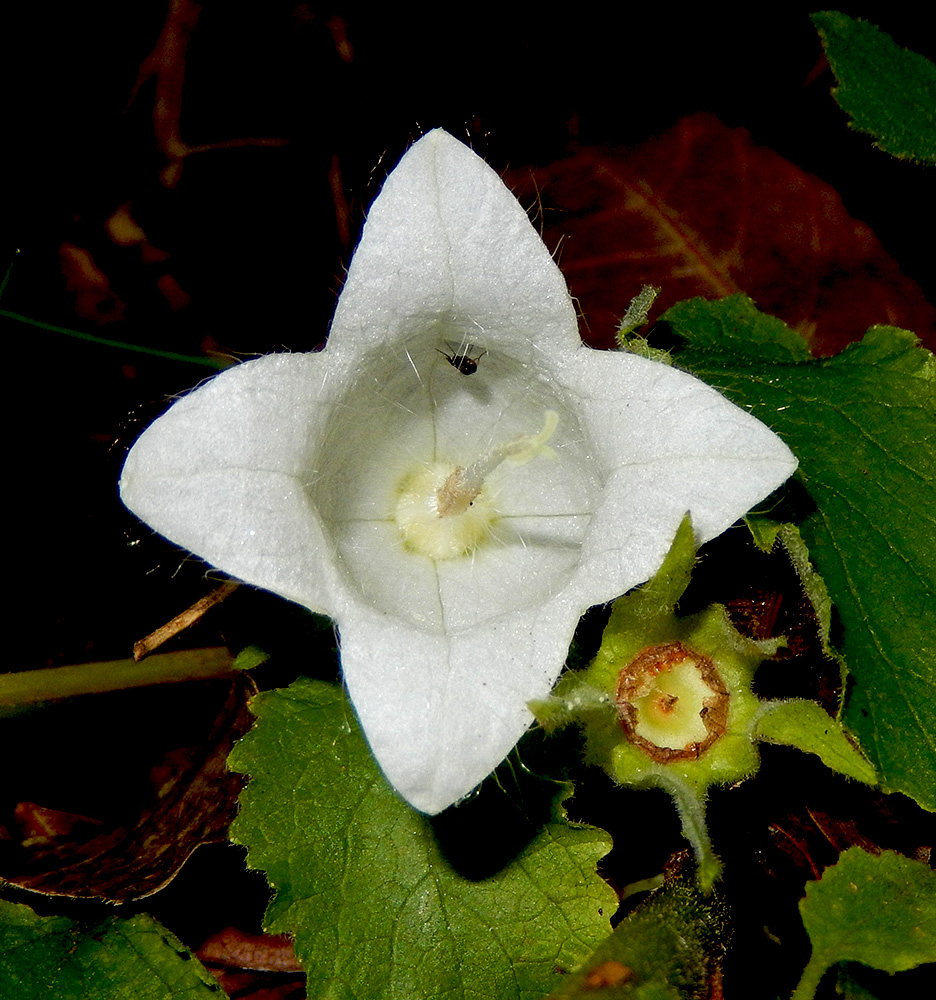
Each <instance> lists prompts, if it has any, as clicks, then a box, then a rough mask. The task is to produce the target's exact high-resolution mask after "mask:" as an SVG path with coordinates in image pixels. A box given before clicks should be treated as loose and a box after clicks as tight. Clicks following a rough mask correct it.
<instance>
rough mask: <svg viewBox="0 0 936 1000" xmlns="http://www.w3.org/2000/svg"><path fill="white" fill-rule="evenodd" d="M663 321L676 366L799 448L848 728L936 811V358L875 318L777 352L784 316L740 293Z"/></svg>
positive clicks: (679, 309)
mask: <svg viewBox="0 0 936 1000" xmlns="http://www.w3.org/2000/svg"><path fill="white" fill-rule="evenodd" d="M664 319H665V320H666V321H667V322H668V323H669V324H670V325H671V327H672V329H673V330H674V331H675V332H676V333H677V334H678V335H679V336H680V337H682V338H683V339H684V340H685V341H686V344H687V346H686V347H685V348H684V349H683V350H682V351H680V353H679V355H678V361H679V363H680V364H682V365H685V366H686V367H688V368H690V369H691V370H692V371H694V372H695V373H696V374H697V375H699V376H700V377H701V378H704V379H705V380H706V381H707V382H709V383H710V384H712V385H714V386H716V387H717V388H719V389H720V390H721V391H722V392H724V393H725V395H726V396H728V397H729V399H732V400H734V402H736V403H738V404H739V405H741V406H745V407H747V408H748V409H750V410H751V411H752V412H753V413H754V415H755V416H758V417H760V419H761V420H763V421H764V422H765V423H767V424H768V425H769V426H770V427H772V428H773V429H774V430H775V431H776V432H777V433H778V434H780V436H781V437H782V438H783V439H784V440H785V441H786V443H787V444H788V445H789V446H790V447H791V448H792V449H793V451H794V452H795V453H796V455H797V457H798V458H799V462H800V466H799V470H798V472H797V478H798V479H799V480H800V482H801V483H802V484H803V485H804V486H805V487H806V489H807V490H808V492H809V495H810V498H811V500H812V502H813V503H814V504H815V510H814V511H813V512H812V513H810V514H809V515H808V516H807V517H806V519H805V520H804V522H803V524H802V525H801V529H800V530H801V533H802V536H803V539H804V540H805V542H806V544H807V546H808V548H809V552H810V555H811V556H812V559H813V561H814V563H815V564H816V567H817V569H818V570H819V572H820V573H821V574H822V577H823V578H824V580H825V583H826V586H827V587H828V590H829V595H830V596H831V598H832V601H833V602H834V604H835V606H836V607H837V609H838V612H839V614H840V616H841V620H842V625H843V639H842V644H841V651H842V653H843V654H844V657H845V661H846V663H847V665H848V669H849V671H850V672H851V674H852V677H853V680H854V681H855V684H854V687H853V689H852V690H851V693H850V697H849V699H848V702H847V704H846V706H845V713H844V722H845V726H846V728H847V729H849V730H850V731H851V732H853V733H854V734H855V735H856V736H857V738H858V740H859V742H860V743H861V747H862V749H863V750H864V752H865V753H866V754H868V756H869V757H870V759H871V761H872V763H873V764H874V765H875V768H876V770H877V771H878V774H879V775H880V776H881V780H882V783H883V784H884V785H885V786H886V787H888V788H890V789H896V790H899V791H903V792H906V793H907V794H908V795H911V796H912V797H913V798H914V799H916V801H917V802H918V803H920V805H922V806H924V807H925V808H928V809H936V781H934V780H933V776H934V774H936V699H934V698H933V696H932V692H933V691H934V690H936V545H934V544H933V539H934V538H936V435H934V434H933V427H934V426H936V359H934V358H933V355H932V354H931V353H930V352H929V351H926V350H924V349H923V348H921V347H918V346H916V339H915V338H914V336H913V335H912V334H910V333H908V332H907V331H905V330H897V329H894V328H892V327H872V328H871V330H869V331H868V333H867V335H866V336H865V339H864V340H863V341H861V343H858V344H852V345H851V346H850V347H848V348H846V349H845V350H844V351H842V353H841V354H838V355H836V356H835V357H834V358H823V359H818V360H814V361H796V360H794V359H793V358H792V357H791V359H790V360H788V361H783V360H780V359H779V358H778V356H777V342H778V339H779V338H778V336H777V331H776V327H775V324H776V323H777V322H779V321H776V320H775V321H773V323H771V324H765V323H764V322H763V321H762V320H761V319H759V318H758V314H757V313H756V310H755V308H754V305H753V303H751V301H750V300H749V299H747V298H746V297H745V296H737V295H736V296H731V297H730V298H727V299H722V300H720V301H718V302H707V301H705V300H702V299H692V300H690V301H688V302H682V303H680V304H679V305H677V306H674V307H673V308H672V309H670V310H669V311H668V312H667V313H666V314H665V316H664ZM725 329H730V330H731V331H732V334H731V336H730V338H729V340H728V341H727V342H726V343H724V344H722V343H721V342H720V340H719V336H720V331H722V330H725ZM745 335H746V336H747V337H748V338H749V339H748V340H745ZM791 335H792V331H791Z"/></svg>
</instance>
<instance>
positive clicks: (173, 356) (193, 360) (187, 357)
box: [0, 272, 227, 369]
mask: <svg viewBox="0 0 936 1000" xmlns="http://www.w3.org/2000/svg"><path fill="white" fill-rule="evenodd" d="M8 273H9V272H8ZM0 316H2V317H3V318H4V319H12V320H14V321H15V322H17V323H26V324H27V325H28V326H35V327H37V328H38V329H40V330H48V331H49V332H50V333H61V334H64V335H65V336H66V337H77V338H78V340H87V341H90V343H92V344H100V345H102V346H103V347H117V348H119V349H120V350H122V351H133V352H134V353H136V354H151V355H153V356H154V357H157V358H168V359H169V360H170V361H185V362H187V363H188V364H191V365H205V366H206V367H208V368H215V369H218V368H226V367H227V364H226V362H223V361H216V360H214V359H212V358H198V357H195V356H194V355H191V354H177V353H176V352H175V351H160V350H158V349H157V348H155V347H143V346H142V344H130V343H127V342H126V341H124V340H109V339H108V338H107V337H97V336H95V335H94V334H93V333H82V331H81V330H72V329H70V328H69V327H67V326H56V325H55V324H54V323H45V322H43V321H42V320H41V319H31V318H30V317H29V316H23V315H22V314H21V313H15V312H10V310H9V309H0Z"/></svg>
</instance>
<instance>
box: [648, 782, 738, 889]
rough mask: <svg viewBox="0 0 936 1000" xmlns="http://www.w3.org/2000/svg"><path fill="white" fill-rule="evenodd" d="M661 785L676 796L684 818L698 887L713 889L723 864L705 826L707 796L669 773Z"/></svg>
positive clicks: (684, 828)
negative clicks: (694, 857)
mask: <svg viewBox="0 0 936 1000" xmlns="http://www.w3.org/2000/svg"><path fill="white" fill-rule="evenodd" d="M659 777H660V784H661V785H663V787H664V788H665V789H666V791H667V792H668V793H669V794H670V795H671V796H672V797H673V803H674V804H675V806H676V810H677V811H678V813H679V818H680V820H681V821H682V832H683V836H684V837H685V838H686V840H688V841H689V843H690V844H692V849H693V851H694V852H695V856H696V864H697V866H698V871H697V872H696V877H697V878H698V880H699V888H700V889H701V890H702V891H703V892H706V893H707V892H711V890H712V886H713V885H714V884H715V882H716V880H717V879H718V878H719V876H720V875H721V873H722V863H721V861H720V860H719V858H718V855H717V854H716V853H715V851H714V849H713V847H712V842H711V840H709V835H708V827H707V826H706V825H705V799H704V797H702V796H700V795H699V794H698V792H697V791H696V790H695V789H694V788H693V787H692V786H691V785H690V784H688V782H685V781H682V780H681V779H679V778H674V777H672V776H670V775H660V776H659Z"/></svg>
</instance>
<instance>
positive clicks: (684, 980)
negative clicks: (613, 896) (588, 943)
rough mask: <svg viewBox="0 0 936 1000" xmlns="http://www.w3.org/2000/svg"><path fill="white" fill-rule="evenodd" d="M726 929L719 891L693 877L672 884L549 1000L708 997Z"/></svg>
mask: <svg viewBox="0 0 936 1000" xmlns="http://www.w3.org/2000/svg"><path fill="white" fill-rule="evenodd" d="M726 933H727V930H726V914H725V910H724V906H723V905H722V903H721V902H720V900H719V898H718V896H717V895H712V894H709V895H706V894H704V893H702V892H701V891H699V889H697V888H696V887H695V885H694V884H693V882H692V881H691V880H689V879H679V880H678V881H674V882H668V883H667V884H666V885H664V886H663V888H662V889H659V890H657V891H656V892H654V893H653V894H652V895H651V896H650V897H649V898H648V899H647V900H646V901H645V902H644V903H642V904H641V905H640V906H639V907H638V908H637V909H636V910H634V912H633V913H631V914H629V915H628V916H627V917H625V918H624V919H623V920H622V921H621V922H620V923H619V924H618V925H617V927H616V928H615V929H614V933H613V934H612V935H611V936H610V937H609V938H607V939H606V940H605V941H604V942H602V944H601V945H600V946H599V947H598V949H597V950H596V951H595V953H594V954H593V955H592V956H591V958H589V960H588V961H587V962H586V963H585V965H584V967H583V969H582V971H581V972H578V973H576V974H575V975H574V976H569V977H568V978H567V979H566V980H565V981H564V982H563V983H562V985H561V986H560V987H559V988H558V989H557V990H556V991H555V992H554V993H552V994H550V997H549V1000H573V998H577V997H582V998H585V997H595V996H598V997H600V998H601V1000H624V998H632V1000H682V998H685V997H695V996H707V995H708V992H707V990H706V988H705V987H706V983H707V978H708V972H709V968H710V965H711V957H712V954H713V953H714V952H717V951H718V949H719V944H718V941H719V938H720V937H723V936H724V935H725V934H726Z"/></svg>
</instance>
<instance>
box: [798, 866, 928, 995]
mask: <svg viewBox="0 0 936 1000" xmlns="http://www.w3.org/2000/svg"><path fill="white" fill-rule="evenodd" d="M800 913H801V915H802V917H803V924H804V925H805V927H806V931H807V933H808V934H809V939H810V941H811V942H812V949H813V950H812V955H811V957H810V959H809V964H808V965H807V966H806V971H805V972H804V973H803V978H802V980H801V981H800V985H799V986H798V987H797V989H796V992H795V993H794V995H793V996H794V1000H808V998H810V997H812V996H813V995H814V993H815V990H816V986H818V984H819V980H820V979H821V978H822V974H823V972H825V970H826V969H828V968H829V967H830V966H832V965H835V963H836V962H849V961H850V962H862V963H863V964H865V965H870V966H871V967H872V968H875V969H883V970H884V971H885V972H891V973H893V972H903V971H905V970H907V969H913V968H915V967H916V966H918V965H922V964H923V963H924V962H934V961H936V873H934V872H933V871H932V870H931V869H930V867H929V865H926V864H924V863H923V862H922V861H912V860H911V859H910V858H905V857H903V856H902V855H900V854H895V853H894V852H893V851H884V852H883V853H882V854H880V855H878V856H874V855H872V854H867V853H866V852H864V851H862V850H861V849H860V848H858V847H852V848H849V849H848V850H847V851H845V852H844V853H843V854H842V855H841V856H840V857H839V860H838V863H837V864H835V865H833V866H832V867H831V868H827V869H826V870H825V871H824V872H823V873H822V878H821V879H819V881H818V882H810V883H809V884H808V885H807V886H806V897H805V898H804V899H802V900H801V901H800Z"/></svg>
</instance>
